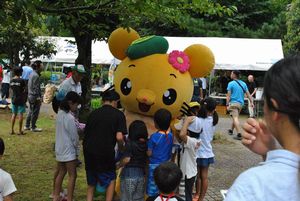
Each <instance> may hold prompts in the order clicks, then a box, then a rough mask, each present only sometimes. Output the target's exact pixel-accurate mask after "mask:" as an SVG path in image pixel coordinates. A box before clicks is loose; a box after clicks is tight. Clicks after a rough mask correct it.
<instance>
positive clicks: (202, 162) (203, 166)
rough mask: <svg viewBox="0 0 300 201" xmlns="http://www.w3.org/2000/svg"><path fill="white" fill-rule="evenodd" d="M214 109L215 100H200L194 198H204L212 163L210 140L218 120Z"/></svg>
mask: <svg viewBox="0 0 300 201" xmlns="http://www.w3.org/2000/svg"><path fill="white" fill-rule="evenodd" d="M215 109H216V101H215V100H214V99H212V98H206V99H204V100H203V101H201V109H200V111H199V115H198V116H199V117H200V118H203V131H202V133H201V134H200V140H201V146H200V148H199V150H198V152H197V166H198V176H197V182H196V195H195V196H194V200H199V201H203V200H204V196H205V193H206V191H207V187H208V168H209V165H210V164H213V163H214V153H213V151H212V146H211V141H212V140H213V136H214V133H215V126H216V125H217V123H218V120H219V118H218V114H217V112H216V111H215ZM200 189H201V191H200Z"/></svg>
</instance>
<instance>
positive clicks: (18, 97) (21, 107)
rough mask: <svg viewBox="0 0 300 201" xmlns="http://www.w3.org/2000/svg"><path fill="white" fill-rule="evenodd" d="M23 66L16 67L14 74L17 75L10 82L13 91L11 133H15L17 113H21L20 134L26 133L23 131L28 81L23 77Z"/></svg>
mask: <svg viewBox="0 0 300 201" xmlns="http://www.w3.org/2000/svg"><path fill="white" fill-rule="evenodd" d="M22 72H23V70H22V68H20V67H15V68H14V74H15V76H14V77H13V79H12V80H11V82H10V87H11V89H12V91H13V95H12V107H11V111H12V117H11V133H10V134H12V135H13V134H15V131H14V126H15V122H16V117H17V114H19V132H18V135H24V134H25V133H24V132H23V131H22V125H23V114H24V113H25V102H26V94H25V87H26V83H25V81H24V80H23V79H22V78H21V75H22Z"/></svg>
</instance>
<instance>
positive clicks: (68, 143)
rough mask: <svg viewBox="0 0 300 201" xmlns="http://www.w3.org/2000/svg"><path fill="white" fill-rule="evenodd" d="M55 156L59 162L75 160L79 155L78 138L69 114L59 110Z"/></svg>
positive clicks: (72, 117) (72, 119) (73, 121)
mask: <svg viewBox="0 0 300 201" xmlns="http://www.w3.org/2000/svg"><path fill="white" fill-rule="evenodd" d="M55 154H56V160H57V161H59V162H68V161H72V160H75V159H76V158H77V156H78V154H79V136H78V132H77V127H76V124H75V118H74V116H73V115H72V114H71V112H68V113H66V112H65V111H63V110H59V111H58V113H57V117H56V134H55Z"/></svg>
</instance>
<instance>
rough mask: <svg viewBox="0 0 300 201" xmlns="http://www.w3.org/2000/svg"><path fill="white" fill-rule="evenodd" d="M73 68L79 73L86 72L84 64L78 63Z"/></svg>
mask: <svg viewBox="0 0 300 201" xmlns="http://www.w3.org/2000/svg"><path fill="white" fill-rule="evenodd" d="M72 70H75V71H77V72H78V73H86V71H85V69H84V66H83V65H82V64H76V65H75V66H74V67H73V68H72Z"/></svg>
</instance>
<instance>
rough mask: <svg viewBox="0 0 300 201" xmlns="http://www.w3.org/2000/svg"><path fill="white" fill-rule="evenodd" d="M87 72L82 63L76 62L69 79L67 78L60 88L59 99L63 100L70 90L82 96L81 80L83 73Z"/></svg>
mask: <svg viewBox="0 0 300 201" xmlns="http://www.w3.org/2000/svg"><path fill="white" fill-rule="evenodd" d="M85 73H86V71H85V69H84V66H83V65H82V64H76V65H75V66H74V67H73V68H72V76H71V77H69V78H68V79H65V80H64V81H63V82H62V83H61V85H60V87H59V89H58V96H56V98H57V99H58V100H63V99H64V97H65V96H66V94H67V93H68V92H70V91H74V92H76V93H77V94H78V95H80V96H81V94H82V89H81V84H80V82H81V80H82V78H83V75H84V74H85Z"/></svg>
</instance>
